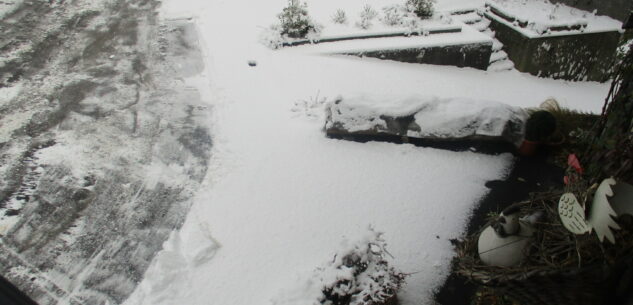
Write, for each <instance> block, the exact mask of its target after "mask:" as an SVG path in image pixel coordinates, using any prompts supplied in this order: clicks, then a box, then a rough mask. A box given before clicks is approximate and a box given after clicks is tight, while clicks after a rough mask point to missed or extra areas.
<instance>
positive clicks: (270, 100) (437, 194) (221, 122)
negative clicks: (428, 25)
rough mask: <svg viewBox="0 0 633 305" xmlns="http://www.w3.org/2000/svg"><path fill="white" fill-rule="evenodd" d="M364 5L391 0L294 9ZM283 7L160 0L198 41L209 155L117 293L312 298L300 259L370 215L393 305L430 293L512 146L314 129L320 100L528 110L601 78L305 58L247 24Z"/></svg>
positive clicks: (567, 102)
mask: <svg viewBox="0 0 633 305" xmlns="http://www.w3.org/2000/svg"><path fill="white" fill-rule="evenodd" d="M365 3H369V4H371V5H372V6H374V7H376V8H380V7H381V6H383V5H386V4H393V3H395V1H387V0H380V1H369V0H368V1H363V0H355V1H344V2H341V1H335V0H327V1H326V0H319V1H311V2H308V8H309V11H310V12H311V13H313V17H314V18H315V19H316V20H317V21H318V20H319V18H330V16H331V15H332V14H333V13H334V12H335V11H336V9H337V8H342V9H345V10H350V11H348V15H349V16H350V17H351V16H357V12H359V11H360V10H361V9H362V7H363V5H364V4H365ZM285 4H286V1H285V0H267V1H251V2H248V3H247V2H243V1H222V0H187V1H184V0H180V1H178V0H166V1H164V3H163V7H162V11H161V16H162V18H180V17H193V18H194V21H195V23H196V25H197V27H198V30H199V32H200V35H201V37H202V38H201V39H202V41H201V44H202V45H203V48H205V63H206V72H205V73H204V75H203V76H202V77H198V78H191V79H187V80H186V82H187V83H188V84H189V85H190V86H196V87H198V88H199V89H200V90H201V92H202V93H203V95H204V96H203V99H202V100H205V101H210V106H211V107H212V109H213V116H214V117H213V122H212V124H213V129H212V130H213V139H214V147H213V153H212V156H213V157H212V159H211V163H210V165H209V166H210V170H209V174H208V176H207V179H206V182H205V183H204V184H203V186H202V188H201V190H200V191H199V192H198V194H197V197H196V199H195V203H194V205H193V207H192V208H191V211H190V213H189V215H188V217H187V220H186V222H185V224H184V226H183V228H182V229H181V230H179V231H176V232H174V233H173V234H172V236H171V238H170V239H169V240H168V241H167V242H166V243H165V245H164V249H163V251H162V252H160V253H159V255H158V256H157V257H156V259H155V260H154V261H153V263H152V266H151V267H150V269H149V270H148V272H147V273H146V275H145V278H144V280H143V281H142V282H141V283H140V285H139V286H138V288H137V289H136V291H135V292H134V294H133V295H132V296H131V297H130V298H129V299H128V301H127V302H126V304H129V305H135V304H191V305H194V304H219V305H252V304H277V303H278V304H288V303H289V301H288V300H294V301H293V302H294V304H297V305H300V304H312V303H313V301H314V300H312V301H311V300H306V299H305V298H304V297H302V296H308V295H310V294H311V293H312V292H313V291H311V289H312V290H313V289H315V287H312V286H311V285H310V283H309V282H308V280H309V279H310V278H311V274H312V272H313V270H314V269H315V268H316V267H318V266H321V265H322V263H323V262H325V261H328V260H332V257H333V255H334V253H336V252H337V250H339V249H340V248H342V247H344V245H343V244H345V243H353V242H355V241H356V240H358V239H359V238H361V236H364V235H365V233H366V232H367V227H368V226H370V225H371V226H373V227H374V228H375V229H376V230H378V231H383V232H385V235H384V237H385V238H386V240H387V242H388V244H389V248H388V250H389V252H390V253H391V254H393V256H394V258H393V264H394V266H396V267H398V268H399V269H401V270H402V271H404V272H406V273H411V276H410V277H409V278H408V279H407V286H406V287H405V288H404V290H403V291H402V292H401V293H400V294H399V296H400V299H401V302H402V304H405V305H412V304H416V305H417V304H431V302H432V293H433V290H434V289H436V288H438V287H439V286H440V285H441V284H442V283H443V281H444V279H445V278H446V276H447V275H448V272H449V261H450V259H451V257H452V255H453V250H452V247H451V245H450V242H449V239H450V238H454V237H457V236H459V235H460V234H461V232H462V230H463V229H464V226H465V223H466V221H467V220H468V217H469V213H470V212H471V210H472V209H473V208H474V207H475V204H476V203H477V202H478V201H479V199H480V198H481V197H482V196H483V195H484V194H485V193H486V191H487V189H486V188H485V186H484V183H485V182H486V181H487V180H492V179H502V178H503V177H504V175H505V173H506V172H507V171H508V169H509V168H510V166H511V164H512V161H513V160H512V157H511V156H510V155H508V154H504V155H496V156H495V155H483V154H479V153H475V152H450V151H442V150H436V149H430V148H419V147H414V146H411V145H395V144H388V143H366V144H361V143H355V142H347V141H342V140H332V139H327V138H325V136H324V134H323V131H322V128H323V124H324V121H323V115H324V114H323V108H324V103H325V102H326V101H329V100H332V99H334V98H335V97H336V96H338V95H343V96H348V95H354V96H356V95H370V96H382V97H402V96H409V95H415V94H424V95H434V96H438V97H441V98H460V97H464V98H476V99H481V100H492V101H498V102H502V103H507V104H510V105H513V106H522V107H534V106H538V105H539V104H540V103H541V102H543V101H544V100H545V99H547V98H549V97H553V98H555V99H557V100H558V101H559V102H560V103H561V104H562V105H563V106H567V107H571V108H575V109H580V110H584V111H593V112H597V111H599V109H600V108H601V106H602V101H603V99H604V97H605V95H606V93H607V90H608V85H607V84H599V83H589V82H576V83H574V82H565V81H558V80H550V79H541V78H536V77H533V76H530V75H527V74H521V73H518V72H516V71H508V72H498V73H496V72H485V71H480V70H475V69H470V68H464V69H460V68H456V67H446V66H430V65H415V64H404V63H397V62H390V61H381V60H378V59H366V58H356V57H345V56H339V57H332V56H319V55H314V52H311V51H310V46H305V47H301V48H286V49H281V50H271V49H269V48H267V47H265V46H263V45H262V44H260V43H259V42H258V41H259V35H260V33H261V32H262V31H263V30H264V29H265V28H267V27H268V26H269V25H270V24H271V23H273V22H275V21H276V17H275V16H276V14H278V13H279V12H280V11H281V9H282V8H283V7H284V6H285ZM480 5H481V6H483V1H467V0H451V1H442V0H438V3H437V7H438V8H446V9H451V10H455V9H459V8H460V7H473V6H480ZM249 61H254V62H256V63H257V65H256V66H255V67H251V66H249V65H248V64H247V63H248V62H249ZM386 100H389V99H386ZM302 302H303V303H302Z"/></svg>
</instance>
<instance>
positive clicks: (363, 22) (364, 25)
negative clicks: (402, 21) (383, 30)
mask: <svg viewBox="0 0 633 305" xmlns="http://www.w3.org/2000/svg"><path fill="white" fill-rule="evenodd" d="M377 16H378V12H377V11H376V10H374V8H372V7H371V5H369V4H367V5H365V7H363V10H362V11H361V12H360V21H358V22H356V26H358V27H359V28H361V29H364V30H366V29H368V28H370V27H371V22H372V20H374V18H376V17H377Z"/></svg>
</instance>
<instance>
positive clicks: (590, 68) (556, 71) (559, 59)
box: [490, 18, 621, 82]
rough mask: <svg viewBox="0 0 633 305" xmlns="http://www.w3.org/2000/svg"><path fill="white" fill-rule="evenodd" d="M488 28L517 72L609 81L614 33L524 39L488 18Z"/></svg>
mask: <svg viewBox="0 0 633 305" xmlns="http://www.w3.org/2000/svg"><path fill="white" fill-rule="evenodd" d="M490 19H491V21H492V23H491V24H490V28H491V29H492V30H494V31H495V32H496V36H495V37H496V38H497V39H498V40H499V41H501V42H502V43H503V45H504V51H505V52H506V53H508V57H509V58H510V59H511V60H512V61H513V62H514V65H515V67H516V69H517V70H519V71H521V72H527V73H530V74H532V75H536V76H541V77H551V78H556V79H566V80H574V81H580V80H589V81H599V82H604V81H607V80H608V79H609V78H610V71H611V67H612V64H613V60H614V56H615V50H616V48H617V45H618V42H619V40H620V36H621V34H620V33H619V32H617V31H614V32H603V33H587V34H573V35H566V36H547V37H540V38H528V37H526V36H524V35H522V34H521V33H519V32H517V31H515V30H514V29H512V28H510V27H508V26H507V25H505V24H503V23H500V22H498V21H496V20H494V19H493V18H490Z"/></svg>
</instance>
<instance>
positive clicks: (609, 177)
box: [455, 51, 633, 305]
mask: <svg viewBox="0 0 633 305" xmlns="http://www.w3.org/2000/svg"><path fill="white" fill-rule="evenodd" d="M526 127H527V126H526ZM528 131H529V130H528ZM529 133H530V135H527V134H526V138H527V139H529V138H530V137H531V136H532V135H535V134H541V135H542V134H544V133H540V132H536V133H534V132H529ZM574 150H575V151H578V152H579V157H580V158H579V157H576V155H573V154H572V155H570V156H569V158H568V169H567V176H566V179H565V184H566V186H565V188H564V189H560V190H551V191H548V192H541V193H536V194H532V195H531V198H530V199H529V200H526V201H524V202H520V203H517V204H515V205H518V206H520V211H519V213H518V216H519V217H521V216H522V215H533V214H534V213H535V212H538V211H540V212H542V213H543V216H542V217H541V218H540V219H539V220H538V221H536V222H534V223H533V228H534V233H533V235H532V237H531V239H532V242H530V243H529V245H528V246H527V247H526V248H525V249H524V252H523V253H522V254H523V255H524V257H523V259H522V260H521V261H520V262H519V263H517V264H514V265H510V266H500V265H491V264H488V263H487V261H486V260H485V259H484V257H482V255H481V254H480V253H481V249H478V240H479V239H480V238H481V237H480V234H478V233H477V234H472V235H470V236H468V237H466V238H464V239H463V240H460V241H457V242H456V247H457V252H458V257H457V258H456V260H455V264H456V265H455V268H456V272H457V273H458V274H460V275H462V276H463V277H465V278H467V279H469V280H471V281H474V282H475V283H478V284H480V285H483V286H487V287H489V288H491V289H492V291H494V293H495V294H496V295H504V296H507V297H508V298H510V299H512V300H513V301H515V302H518V303H519V304H521V305H537V304H539V305H541V304H557V305H561V304H569V305H572V304H573V305H581V304H586V305H599V304H617V303H621V302H623V301H626V300H628V299H629V298H630V296H631V287H633V170H632V169H633V161H632V160H633V51H630V52H629V53H628V55H627V57H626V58H625V59H624V60H623V61H622V63H621V64H620V66H619V67H618V71H617V73H616V75H615V77H614V81H613V83H612V87H611V90H610V92H609V95H608V96H607V99H606V101H605V105H604V108H603V113H602V115H601V117H600V119H599V120H598V121H596V123H595V124H594V126H593V128H591V129H590V130H587V131H586V135H585V136H583V138H582V141H581V142H579V143H578V146H577V147H575V148H574ZM583 150H584V151H583ZM581 164H582V165H583V166H581ZM519 219H520V218H519ZM487 229H488V227H486V228H484V229H482V231H480V232H483V231H485V230H487ZM593 232H595V235H594V234H593ZM587 233H591V234H587ZM481 235H483V234H481ZM596 236H597V237H598V238H596ZM605 239H607V240H608V241H609V242H604V240H605Z"/></svg>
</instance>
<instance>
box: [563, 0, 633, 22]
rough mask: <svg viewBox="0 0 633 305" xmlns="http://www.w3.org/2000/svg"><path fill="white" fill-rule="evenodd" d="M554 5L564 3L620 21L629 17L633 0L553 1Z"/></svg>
mask: <svg viewBox="0 0 633 305" xmlns="http://www.w3.org/2000/svg"><path fill="white" fill-rule="evenodd" d="M551 1H552V2H553V3H562V4H565V5H569V6H573V7H575V8H578V9H581V10H585V11H590V12H592V11H594V10H596V13H597V14H598V15H607V16H609V17H611V18H615V19H617V20H620V21H624V20H626V18H628V17H629V13H630V11H631V9H633V2H632V1H631V0H551Z"/></svg>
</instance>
